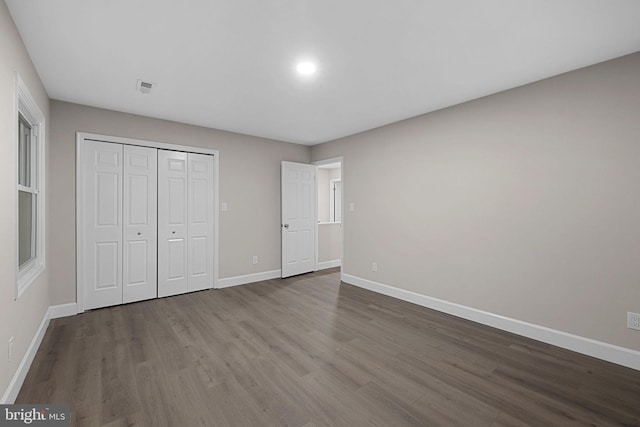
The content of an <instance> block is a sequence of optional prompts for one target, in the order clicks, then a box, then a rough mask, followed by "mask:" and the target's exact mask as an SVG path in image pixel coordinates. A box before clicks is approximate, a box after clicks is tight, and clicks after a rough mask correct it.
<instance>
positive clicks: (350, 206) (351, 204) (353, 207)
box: [349, 202, 356, 212]
mask: <svg viewBox="0 0 640 427" xmlns="http://www.w3.org/2000/svg"><path fill="white" fill-rule="evenodd" d="M355 210H356V204H355V203H353V202H349V212H353V211H355Z"/></svg>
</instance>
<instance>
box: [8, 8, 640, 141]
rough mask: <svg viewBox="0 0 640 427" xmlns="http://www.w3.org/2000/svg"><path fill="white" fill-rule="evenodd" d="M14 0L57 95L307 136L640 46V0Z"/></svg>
mask: <svg viewBox="0 0 640 427" xmlns="http://www.w3.org/2000/svg"><path fill="white" fill-rule="evenodd" d="M6 3H7V4H8V6H9V9H10V11H11V14H12V16H13V19H14V20H15V22H16V24H17V26H18V29H19V31H20V33H21V35H22V38H23V39H24V42H25V44H26V46H27V49H28V51H29V53H30V55H31V58H32V59H33V62H34V63H35V66H36V69H37V70H38V72H39V74H40V77H41V79H42V81H43V83H44V85H45V87H46V89H47V91H48V93H49V96H50V97H51V98H53V99H59V100H64V101H70V102H76V103H80V104H86V105H91V106H96V107H102V108H108V109H113V110H118V111H124V112H129V113H135V114H141V115H145V116H151V117H157V118H162V119H168V120H175V121H179V122H184V123H191V124H196V125H201V126H207V127H212V128H217V129H224V130H229V131H234V132H240V133H245V134H250V135H257V136H262V137H267V138H273V139H279V140H284V141H290V142H296V143H300V144H308V145H312V144H316V143H319V142H324V141H328V140H332V139H336V138H339V137H342V136H346V135H350V134H354V133H357V132H361V131H364V130H367V129H371V128H374V127H378V126H381V125H384V124H387V123H391V122H394V121H398V120H401V119H405V118H408V117H412V116H416V115H419V114H422V113H426V112H429V111H433V110H436V109H440V108H443V107H446V106H450V105H454V104H457V103H460V102H464V101H467V100H470V99H474V98H478V97H481V96H484V95H488V94H491V93H495V92H498V91H501V90H505V89H509V88H512V87H515V86H519V85H522V84H525V83H529V82H533V81H536V80H539V79H542V78H545V77H549V76H552V75H556V74H559V73H562V72H566V71H570V70H573V69H576V68H580V67H584V66H587V65H591V64H594V63H597V62H601V61H604V60H607V59H611V58H615V57H618V56H622V55H625V54H628V53H632V52H636V51H638V50H640V1H638V0H517V1H516V0H484V1H478V0H393V1H389V0H314V1H311V0H241V1H239V0H235V1H234V0H182V1H176V0H55V1H51V0H28V1H26V0H6ZM301 59H311V60H314V61H316V62H317V65H318V72H317V73H316V75H314V76H313V77H312V78H306V79H304V78H300V77H299V76H298V75H296V73H295V65H296V62H297V61H299V60H301ZM137 79H143V80H147V81H151V82H155V83H156V84H157V85H156V87H155V88H154V89H153V92H152V93H151V94H149V95H143V94H141V93H139V92H136V91H135V87H136V81H137Z"/></svg>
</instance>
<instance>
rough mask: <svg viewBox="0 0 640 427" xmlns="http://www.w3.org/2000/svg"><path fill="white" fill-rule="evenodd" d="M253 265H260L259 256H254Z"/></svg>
mask: <svg viewBox="0 0 640 427" xmlns="http://www.w3.org/2000/svg"><path fill="white" fill-rule="evenodd" d="M253 263H254V264H257V263H258V255H254V256H253Z"/></svg>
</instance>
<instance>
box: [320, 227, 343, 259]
mask: <svg viewBox="0 0 640 427" xmlns="http://www.w3.org/2000/svg"><path fill="white" fill-rule="evenodd" d="M341 251H342V224H339V223H331V224H318V262H326V261H335V260H338V259H340V258H341V257H342V254H341V253H340V252H341Z"/></svg>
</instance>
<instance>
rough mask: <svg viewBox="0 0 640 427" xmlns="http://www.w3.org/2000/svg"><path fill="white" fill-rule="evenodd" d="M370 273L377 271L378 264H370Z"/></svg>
mask: <svg viewBox="0 0 640 427" xmlns="http://www.w3.org/2000/svg"><path fill="white" fill-rule="evenodd" d="M371 271H378V263H377V262H372V263H371Z"/></svg>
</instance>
